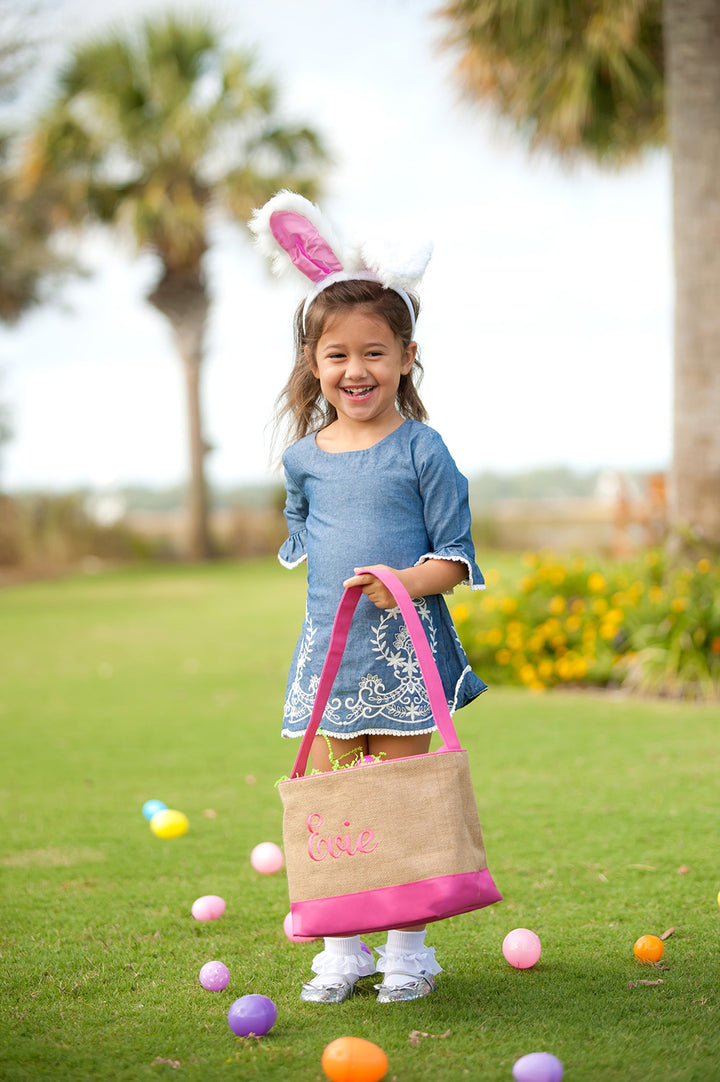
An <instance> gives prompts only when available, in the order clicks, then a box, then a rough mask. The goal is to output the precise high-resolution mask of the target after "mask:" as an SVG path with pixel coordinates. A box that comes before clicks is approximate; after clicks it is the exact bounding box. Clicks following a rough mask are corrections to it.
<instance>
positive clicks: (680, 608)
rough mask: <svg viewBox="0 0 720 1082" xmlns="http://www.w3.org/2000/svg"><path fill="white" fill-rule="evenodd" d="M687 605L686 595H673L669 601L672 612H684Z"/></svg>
mask: <svg viewBox="0 0 720 1082" xmlns="http://www.w3.org/2000/svg"><path fill="white" fill-rule="evenodd" d="M688 605H689V601H688V599H687V598H686V597H674V598H673V599H672V601H671V602H670V608H671V610H672V611H673V612H685V609H686V608H687V607H688Z"/></svg>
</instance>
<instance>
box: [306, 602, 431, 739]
mask: <svg viewBox="0 0 720 1082" xmlns="http://www.w3.org/2000/svg"><path fill="white" fill-rule="evenodd" d="M414 604H415V608H416V609H417V611H418V614H419V616H420V619H421V620H422V622H423V625H424V627H425V631H426V634H427V637H428V641H429V643H430V646H431V648H432V650H433V653H434V652H435V647H436V641H437V632H436V629H435V625H434V623H433V619H432V616H431V614H430V610H429V608H428V605H427V602H426V600H425V598H418V599H417V600H416V601H415V602H414ZM372 631H373V638H372V643H371V646H372V652H373V654H374V655H375V656H376V657H377V659H378V661H379V662H384V664H385V669H384V670H382V669H381V670H380V673H378V672H371V673H367V674H366V675H365V676H363V677H361V678H360V680H359V681H358V694H357V696H349V697H348V698H346V699H345V700H344V703H343V700H342V699H341V698H339V697H335V698H333V699H331V700H330V701H329V702H328V705H327V707H326V709H325V713H324V714H323V720H324V721H326V722H329V723H331V724H332V725H334V726H337V727H340V728H342V727H346V726H351V725H355V724H357V722H358V721H360V720H362V719H366V720H370V719H377V718H386V719H387V721H389V722H393V723H395V724H394V726H393V729H392V730H391V731H395V732H396V731H399V730H398V729H397V723H398V722H400V723H402V722H406V723H410V724H412V725H413V726H416V725H417V724H418V723H419V722H426V723H427V725H428V727H429V728H430V729H432V728H433V727H434V721H433V717H432V710H431V709H430V701H429V699H428V695H427V691H426V688H425V684H424V682H423V679H422V674H421V672H420V667H419V665H418V661H417V657H416V655H415V648H414V647H413V644H412V641H411V639H410V636H409V634H408V631H407V628H406V627H405V622H404V621H403V619H402V616H401V614H400V609H399V608H395V609H389V610H386V611H384V612H383V614H382V616H381V618H380V622H379V624H376V625H373V628H372ZM315 635H316V631H315V629H314V628H313V625H312V620H310V619H308V620H307V622H306V632H305V636H304V638H303V641H302V643H301V645H300V649H299V651H298V662H297V666H296V670H295V678H294V680H293V682H292V685H291V687H290V691H289V694H288V698H287V703H286V710H285V720H286V722H289V723H290V724H293V723H295V724H297V722H299V721H303V720H305V719H307V718H309V717H310V714H311V713H312V706H313V702H314V699H315V693H316V691H317V685H318V683H319V680H318V677H317V676H313V677H311V679H310V681H309V686H308V687H307V689H305V688H303V686H302V677H303V671H304V669H305V666H306V664H307V662H308V661H309V659H310V656H311V654H312V647H313V640H314V639H315ZM383 671H384V676H383V675H381V673H383ZM388 684H389V685H390V686H389V687H388ZM343 707H344V710H343ZM343 714H344V716H343ZM367 731H370V732H372V731H373V730H367Z"/></svg>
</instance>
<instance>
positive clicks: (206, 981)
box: [200, 962, 230, 992]
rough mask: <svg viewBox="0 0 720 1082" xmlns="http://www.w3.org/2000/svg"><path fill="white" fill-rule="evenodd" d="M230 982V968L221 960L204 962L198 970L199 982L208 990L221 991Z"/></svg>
mask: <svg viewBox="0 0 720 1082" xmlns="http://www.w3.org/2000/svg"><path fill="white" fill-rule="evenodd" d="M229 983H230V970H229V969H228V967H227V966H226V965H224V964H223V963H222V962H206V963H205V965H204V966H203V967H202V969H201V970H200V984H201V985H202V986H203V988H205V989H207V991H208V992H222V990H223V988H227V986H228V984H229Z"/></svg>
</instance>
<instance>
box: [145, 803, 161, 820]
mask: <svg viewBox="0 0 720 1082" xmlns="http://www.w3.org/2000/svg"><path fill="white" fill-rule="evenodd" d="M159 811H167V804H163V802H162V800H146V801H145V803H144V804H143V809H142V813H143V815H144V816H145V818H146V819H148V820H149V819H152V817H153V815H155V814H156V813H157V812H159Z"/></svg>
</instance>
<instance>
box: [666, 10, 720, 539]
mask: <svg viewBox="0 0 720 1082" xmlns="http://www.w3.org/2000/svg"><path fill="white" fill-rule="evenodd" d="M664 26H665V51H666V80H667V86H666V94H667V113H668V119H669V127H670V148H671V153H672V162H673V216H674V251H675V282H676V286H675V290H676V293H675V396H674V402H675V406H674V409H675V415H674V448H673V465H672V470H671V477H670V493H669V497H670V525H671V529H672V530H673V533H674V534H675V536H676V539H677V538H678V537H685V538H687V535H688V532H690V533H691V535H695V536H698V537H700V538H702V539H703V540H704V541H705V542H707V543H708V544H710V545H713V546H720V108H719V107H718V103H720V4H719V3H718V0H665V6H664Z"/></svg>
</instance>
